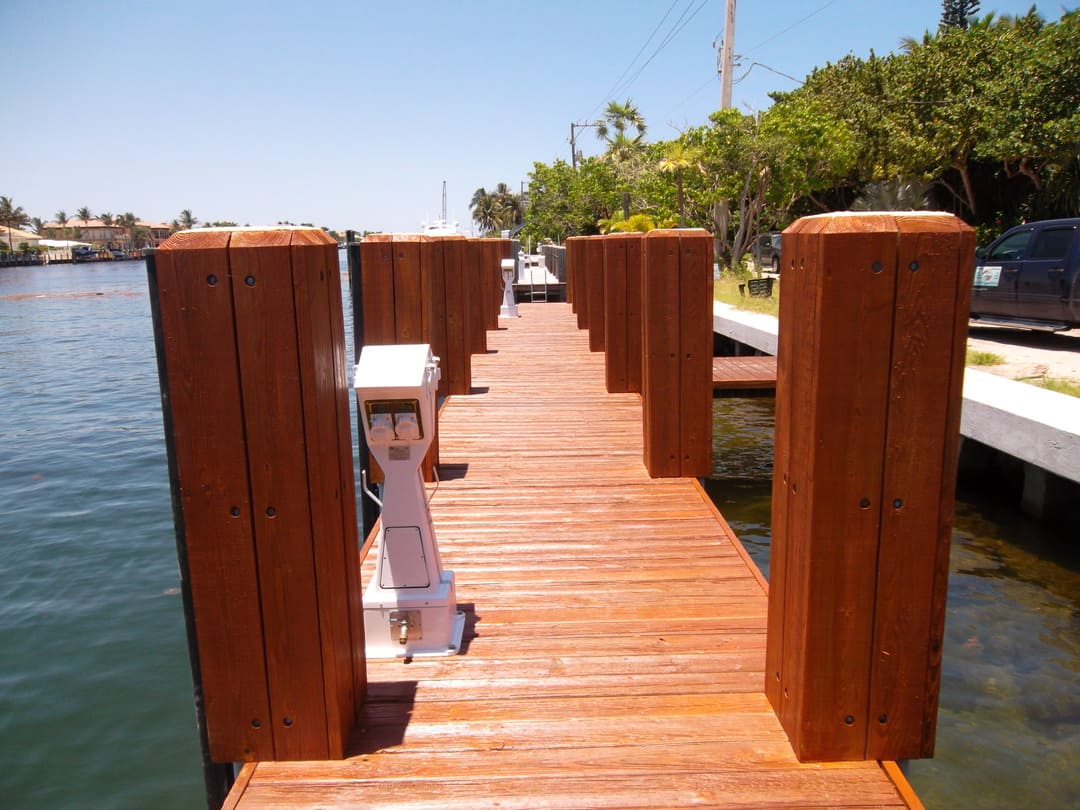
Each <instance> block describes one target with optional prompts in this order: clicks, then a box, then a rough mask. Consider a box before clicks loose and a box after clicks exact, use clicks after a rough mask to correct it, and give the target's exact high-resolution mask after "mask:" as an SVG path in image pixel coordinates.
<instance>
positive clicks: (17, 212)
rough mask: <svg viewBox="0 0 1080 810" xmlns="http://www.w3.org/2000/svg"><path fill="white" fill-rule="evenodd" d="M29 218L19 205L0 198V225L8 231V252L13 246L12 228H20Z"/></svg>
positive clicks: (5, 198)
mask: <svg viewBox="0 0 1080 810" xmlns="http://www.w3.org/2000/svg"><path fill="white" fill-rule="evenodd" d="M29 220H30V217H28V216H27V214H26V212H25V211H24V210H23V208H22V206H21V205H15V203H14V202H13V201H12V199H11V197H0V223H3V224H4V225H6V226H7V231H8V250H13V249H14V244H13V243H12V240H11V230H12V228H21V227H23V226H24V225H25V224H26V223H27V222H29Z"/></svg>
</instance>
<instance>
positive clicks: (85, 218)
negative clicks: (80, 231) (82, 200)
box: [75, 205, 94, 228]
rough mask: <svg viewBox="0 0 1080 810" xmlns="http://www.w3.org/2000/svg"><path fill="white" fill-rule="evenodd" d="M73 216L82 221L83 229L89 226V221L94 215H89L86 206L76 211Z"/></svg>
mask: <svg viewBox="0 0 1080 810" xmlns="http://www.w3.org/2000/svg"><path fill="white" fill-rule="evenodd" d="M75 216H77V217H78V218H79V219H81V220H82V224H83V227H84V228H85V227H86V226H87V225H89V224H90V220H92V219H93V218H94V215H93V214H91V213H90V208H89V207H88V206H85V205H84V206H83V207H82V208H80V209H79V210H78V211H76V212H75Z"/></svg>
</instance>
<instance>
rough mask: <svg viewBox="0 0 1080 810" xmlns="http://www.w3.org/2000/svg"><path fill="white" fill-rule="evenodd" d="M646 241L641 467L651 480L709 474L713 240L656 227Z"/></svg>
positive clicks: (691, 231)
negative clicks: (642, 455)
mask: <svg viewBox="0 0 1080 810" xmlns="http://www.w3.org/2000/svg"><path fill="white" fill-rule="evenodd" d="M643 243H644V247H643V262H642V358H643V359H642V363H643V365H642V369H643V371H642V374H643V376H642V400H643V410H644V423H645V424H644V432H645V436H644V439H645V466H646V467H647V468H648V470H649V474H650V475H651V476H653V477H654V478H665V477H680V476H689V477H705V476H708V475H709V474H710V473H711V472H712V296H713V272H712V237H711V236H710V235H709V234H708V232H707V231H704V230H701V229H685V230H658V231H651V232H649V233H647V234H645V237H644V240H643ZM590 294H591V289H590Z"/></svg>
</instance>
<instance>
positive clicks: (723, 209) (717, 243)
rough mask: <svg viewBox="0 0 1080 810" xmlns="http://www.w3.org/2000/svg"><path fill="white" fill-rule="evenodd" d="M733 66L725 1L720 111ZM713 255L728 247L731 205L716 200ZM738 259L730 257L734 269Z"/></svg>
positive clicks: (729, 9) (730, 8)
mask: <svg viewBox="0 0 1080 810" xmlns="http://www.w3.org/2000/svg"><path fill="white" fill-rule="evenodd" d="M734 64H735V0H725V5H724V38H723V39H722V40H721V41H720V53H719V55H718V56H717V61H716V70H717V72H718V73H719V74H720V109H721V110H726V109H728V108H729V107H730V106H731V79H732V76H731V73H732V69H733V67H734ZM712 217H713V226H714V228H715V231H714V236H713V253H714V255H716V256H718V257H719V256H720V255H721V254H720V248H721V245H724V246H728V236H727V234H728V224H729V223H730V222H731V205H730V204H729V202H728V201H727V200H717V201H716V202H715V203H714V204H713V211H712ZM737 261H738V257H736V256H732V257H731V264H732V266H733V267H734V265H735V263H736V262H737Z"/></svg>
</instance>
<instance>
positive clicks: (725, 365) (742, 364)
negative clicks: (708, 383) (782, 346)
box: [712, 355, 776, 391]
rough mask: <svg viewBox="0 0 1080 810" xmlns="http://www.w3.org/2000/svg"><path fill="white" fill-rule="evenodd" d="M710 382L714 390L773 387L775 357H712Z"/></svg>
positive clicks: (774, 383) (774, 385) (774, 382)
mask: <svg viewBox="0 0 1080 810" xmlns="http://www.w3.org/2000/svg"><path fill="white" fill-rule="evenodd" d="M712 383H713V390H714V391H727V390H753V389H760V390H770V389H775V388H776V357H775V356H772V355H765V356H762V357H754V356H751V355H746V356H743V357H714V358H713V361H712Z"/></svg>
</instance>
